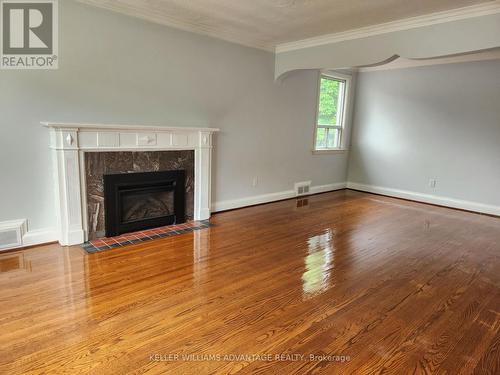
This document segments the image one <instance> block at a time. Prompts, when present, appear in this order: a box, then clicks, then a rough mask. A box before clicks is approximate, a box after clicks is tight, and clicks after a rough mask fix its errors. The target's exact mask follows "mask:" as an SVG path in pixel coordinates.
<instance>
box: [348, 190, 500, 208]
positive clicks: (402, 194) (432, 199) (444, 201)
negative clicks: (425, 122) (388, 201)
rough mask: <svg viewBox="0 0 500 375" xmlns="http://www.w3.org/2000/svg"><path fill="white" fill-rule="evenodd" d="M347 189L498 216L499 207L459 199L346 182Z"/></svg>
mask: <svg viewBox="0 0 500 375" xmlns="http://www.w3.org/2000/svg"><path fill="white" fill-rule="evenodd" d="M347 188H348V189H354V190H361V191H365V192H367V193H375V194H381V195H388V196H391V197H396V198H403V199H409V200H413V201H417V202H423V203H430V204H436V205H439V206H446V207H451V208H459V209H461V210H467V211H474V212H480V213H484V214H489V215H497V216H500V206H493V205H488V204H484V203H478V202H471V201H464V200H460V199H453V198H448V197H443V196H438V195H430V194H424V193H417V192H414V191H408V190H398V189H392V188H387V187H382V186H374V185H364V184H358V183H356V182H348V183H347Z"/></svg>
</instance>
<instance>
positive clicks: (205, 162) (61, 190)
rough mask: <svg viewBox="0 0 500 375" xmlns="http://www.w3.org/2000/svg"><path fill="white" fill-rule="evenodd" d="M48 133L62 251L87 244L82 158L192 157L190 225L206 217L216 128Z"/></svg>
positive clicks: (63, 126) (69, 126)
mask: <svg viewBox="0 0 500 375" xmlns="http://www.w3.org/2000/svg"><path fill="white" fill-rule="evenodd" d="M42 124H43V125H44V126H45V127H47V128H49V129H50V148H51V149H52V150H53V155H54V159H53V160H54V171H55V186H56V205H57V213H58V215H57V216H58V218H57V219H58V220H57V223H58V233H59V236H58V239H59V242H60V243H61V245H64V246H69V245H77V244H81V243H83V242H85V241H86V240H87V226H88V223H87V219H86V218H87V212H86V210H87V204H86V193H85V186H86V184H85V173H84V170H85V168H84V158H83V153H84V152H100V151H153V150H154V151H169V150H194V151H195V166H194V169H195V171H194V173H195V181H194V219H195V220H206V219H208V218H209V217H210V206H211V190H210V189H211V170H212V134H213V133H214V132H217V131H219V129H215V128H192V127H161V126H143V125H103V124H75V123H55V122H42Z"/></svg>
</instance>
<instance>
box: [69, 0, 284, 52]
mask: <svg viewBox="0 0 500 375" xmlns="http://www.w3.org/2000/svg"><path fill="white" fill-rule="evenodd" d="M77 1H78V2H79V3H82V4H86V5H91V6H94V7H97V8H101V9H106V10H109V11H112V12H115V13H120V14H124V15H126V16H130V17H134V18H140V19H142V20H145V21H149V22H153V23H156V24H160V25H164V26H169V27H172V28H175V29H179V30H183V31H188V32H192V33H195V34H200V35H205V36H209V37H212V38H216V39H220V40H224V41H226V42H230V43H235V44H239V45H243V46H245V47H250V48H256V49H260V50H264V51H267V52H274V46H272V45H269V44H266V43H265V42H263V41H255V40H249V39H248V38H244V37H241V36H238V35H234V32H229V31H227V32H225V31H223V30H221V29H220V26H218V27H211V26H209V25H203V24H201V23H194V22H188V21H180V20H178V19H176V18H174V17H171V16H169V15H167V14H165V13H155V12H144V10H142V9H140V8H138V7H134V6H132V5H126V4H119V5H118V4H116V5H113V2H112V1H109V2H103V1H102V0H77Z"/></svg>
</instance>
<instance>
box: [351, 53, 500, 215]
mask: <svg viewBox="0 0 500 375" xmlns="http://www.w3.org/2000/svg"><path fill="white" fill-rule="evenodd" d="M356 92H357V95H356V102H355V103H356V104H355V114H354V128H353V133H352V141H351V142H352V151H351V154H350V160H349V176H348V178H349V181H351V182H357V183H361V184H367V185H375V186H380V187H386V188H393V189H401V190H408V191H412V192H418V193H425V194H432V195H437V196H444V197H449V198H454V199H461V200H467V201H472V202H479V203H484V204H490V205H497V206H498V205H500V61H499V60H496V61H484V62H473V63H462V64H450V65H439V66H429V67H421V68H411V69H400V70H389V71H377V72H366V73H361V74H359V75H358V82H357V91H356ZM429 179H436V180H437V186H436V188H435V189H431V188H430V187H429V185H428V181H429Z"/></svg>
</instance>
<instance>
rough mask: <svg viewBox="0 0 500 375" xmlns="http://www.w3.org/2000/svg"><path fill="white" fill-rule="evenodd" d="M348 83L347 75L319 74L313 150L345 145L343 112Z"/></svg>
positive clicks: (339, 148)
mask: <svg viewBox="0 0 500 375" xmlns="http://www.w3.org/2000/svg"><path fill="white" fill-rule="evenodd" d="M349 84H350V77H349V76H344V75H337V74H332V75H330V74H328V75H327V74H321V75H320V80H319V93H318V111H317V115H316V126H315V134H314V150H316V151H328V150H341V149H343V148H344V147H345V145H344V141H345V140H344V134H345V113H346V106H347V98H348V91H349Z"/></svg>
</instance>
